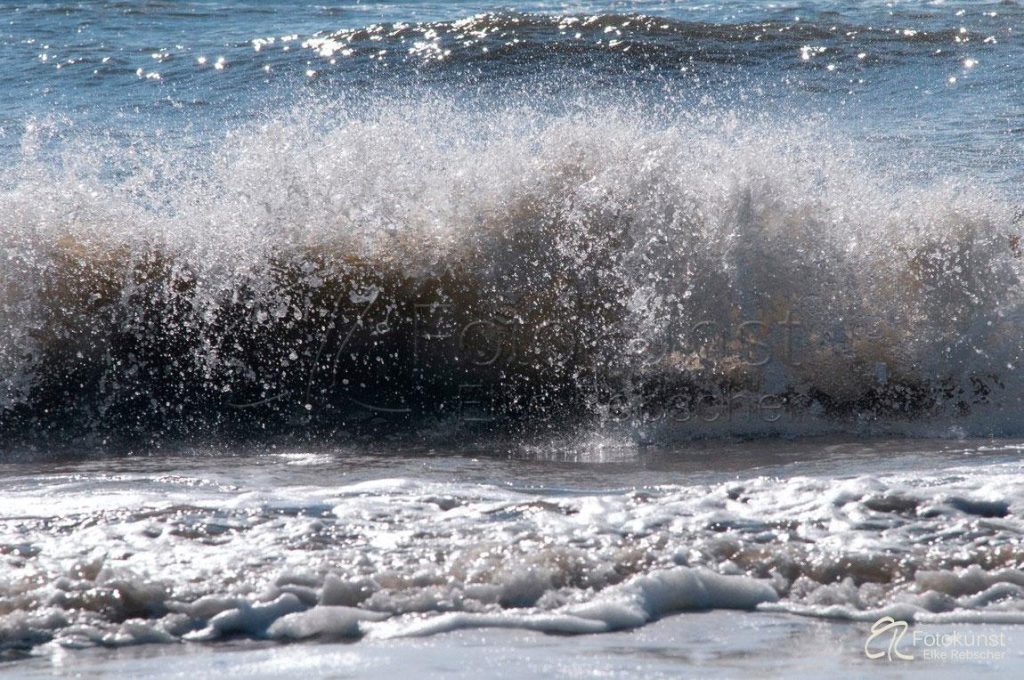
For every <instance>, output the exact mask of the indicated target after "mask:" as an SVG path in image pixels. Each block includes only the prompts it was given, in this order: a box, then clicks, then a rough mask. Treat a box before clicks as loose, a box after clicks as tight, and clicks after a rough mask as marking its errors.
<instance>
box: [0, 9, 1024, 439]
mask: <svg viewBox="0 0 1024 680" xmlns="http://www.w3.org/2000/svg"><path fill="white" fill-rule="evenodd" d="M4 9H5V10H7V9H9V10H10V12H9V15H10V16H12V17H13V19H12V20H11V23H10V24H9V25H8V26H7V27H5V28H4V29H2V31H3V32H2V33H0V46H2V51H0V88H2V89H3V91H4V92H5V93H7V94H8V95H10V97H8V100H9V102H10V103H9V104H8V105H6V106H5V107H4V108H3V110H2V111H0V116H2V118H0V147H2V148H3V149H4V150H5V151H7V152H8V153H7V154H6V156H7V159H8V160H7V161H5V162H4V163H3V164H2V165H0V244H2V256H3V258H4V259H3V267H2V269H0V323H2V325H3V328H4V334H3V335H2V336H0V390H2V391H0V440H2V442H5V443H12V444H14V443H16V442H21V443H29V444H32V443H36V442H39V441H45V442H49V443H51V444H52V443H58V442H61V443H72V442H79V443H81V442H84V443H88V444H90V445H100V444H103V443H104V442H106V443H111V444H113V443H121V442H131V443H139V442H143V443H144V442H160V441H166V440H169V439H170V440H181V439H184V440H191V439H217V438H223V437H228V438H246V439H253V438H255V439H262V438H268V437H285V438H289V437H300V438H313V439H319V438H327V437H334V436H339V435H341V434H347V435H352V434H367V435H373V436H380V435H387V436H406V435H408V436H425V435H424V433H434V434H436V433H438V432H441V433H443V436H446V437H447V436H451V432H452V428H456V429H458V430H459V431H463V432H468V433H470V434H473V435H475V434H478V433H480V432H493V431H502V432H504V431H510V430H511V431H513V432H523V431H527V432H533V431H537V430H550V429H556V430H563V429H573V428H579V427H586V428H590V427H593V426H594V425H595V424H597V425H600V426H603V427H610V428H615V429H624V430H626V431H628V432H630V433H631V434H633V435H635V436H638V437H640V438H641V439H644V440H648V439H653V440H657V441H661V440H667V439H673V438H677V437H692V436H717V435H720V434H736V433H743V434H800V433H805V432H821V431H835V430H841V431H857V432H863V431H868V432H887V433H897V434H930V435H936V434H938V435H946V434H959V433H975V434H993V433H1004V434H1005V433H1016V432H1019V429H1020V427H1019V418H1018V417H1017V414H1018V413H1019V412H1020V400H1021V398H1022V396H1024V391H1022V389H1021V385H1020V381H1019V379H1018V378H1017V374H1018V366H1019V365H1020V361H1021V354H1022V350H1024V348H1022V346H1021V340H1020V338H1021V334H1020V332H1019V329H1020V320H1021V311H1022V309H1021V291H1020V274H1021V264H1020V263H1021V259H1020V258H1021V254H1022V252H1024V250H1022V248H1024V245H1022V243H1021V238H1022V237H1024V233H1022V231H1024V223H1022V216H1021V209H1020V193H1019V191H1020V189H1019V187H1020V186H1022V184H1021V179H1022V176H1021V167H1020V163H1019V159H1020V158H1021V157H1022V154H1024V144H1022V139H1024V133H1022V131H1024V124H1022V121H1024V119H1022V118H1021V114H1020V105H1021V90H1020V86H1019V83H1020V82H1021V80H1020V76H1021V75H1022V73H1021V68H1022V67H1021V64H1022V63H1024V60H1022V59H1021V57H1022V44H1021V38H1020V35H1021V30H1020V29H1021V28H1024V24H1022V22H1024V14H1022V10H1021V9H1020V8H1019V7H1018V6H1017V5H1016V4H1013V3H1001V4H991V5H989V4H974V3H972V4H970V5H967V4H963V5H959V4H955V5H942V6H932V5H927V4H920V5H918V4H910V5H901V9H899V10H892V11H890V10H889V9H886V8H884V7H882V6H877V7H876V6H873V5H870V4H869V5H862V4H857V5H856V6H854V5H843V4H841V3H813V4H810V5H807V6H806V7H803V6H799V7H790V8H785V9H776V8H758V7H753V6H750V5H749V4H747V3H738V4H735V5H731V4H724V5H721V6H716V7H713V8H706V9H693V10H691V9H685V8H673V7H665V6H662V5H660V4H657V3H641V4H637V5H630V6H629V7H628V8H623V7H619V6H602V7H596V6H595V7H594V8H584V9H583V10H581V11H579V12H574V13H572V14H568V13H564V12H562V11H561V10H559V11H558V12H555V11H554V10H552V9H551V8H548V7H545V6H541V5H537V6H532V5H531V6H527V7H523V8H521V11H517V12H511V11H498V10H495V9H494V8H489V7H482V6H480V7H477V6H466V7H463V6H461V5H460V6H452V5H450V4H447V5H445V6H444V7H441V6H421V5H408V6H404V5H400V6H388V7H383V6H380V7H378V6H372V5H371V6H367V7H362V6H360V7H355V8H347V9H345V8H343V9H340V10H328V9H324V8H321V7H316V6H312V5H310V6H300V7H298V8H296V7H294V6H293V5H291V4H289V5H288V7H287V8H285V6H284V5H277V4H273V3H270V4H265V5H264V4H261V5H258V6H256V7H234V6H231V7H222V6H220V5H216V6H215V5H212V4H207V3H192V4H186V5H182V4H179V3H166V4H161V3H146V4H137V3H100V4H89V5H67V6H58V5H52V4H46V5H33V6H25V7H20V6H10V7H6V6H5V8H4ZM627 10H628V11H627ZM139 26H144V27H145V28H144V30H142V29H140V30H135V29H136V28H138V27H139ZM69 36H74V37H69Z"/></svg>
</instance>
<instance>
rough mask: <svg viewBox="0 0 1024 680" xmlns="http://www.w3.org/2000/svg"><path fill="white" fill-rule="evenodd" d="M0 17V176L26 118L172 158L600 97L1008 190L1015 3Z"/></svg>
mask: <svg viewBox="0 0 1024 680" xmlns="http://www.w3.org/2000/svg"><path fill="white" fill-rule="evenodd" d="M0 17H2V21H0V92H2V93H3V95H4V96H3V101H2V103H0V144H2V147H0V148H2V149H3V150H4V151H5V153H4V157H5V159H6V161H5V162H6V163H16V162H17V158H18V154H17V153H15V149H17V148H18V145H19V142H20V140H21V138H22V135H23V133H24V130H25V126H26V125H27V124H28V123H29V122H30V121H36V122H37V124H38V123H40V122H47V121H49V122H50V123H51V127H52V130H51V132H50V133H49V134H53V135H58V136H61V135H64V136H66V135H79V136H81V135H93V134H103V135H106V134H110V135H113V136H114V137H115V138H116V139H121V140H128V139H133V138H140V137H152V136H161V135H163V136H173V137H176V138H178V139H180V143H182V144H185V145H187V144H189V143H198V142H201V141H202V140H203V139H204V138H207V137H209V136H214V137H217V136H220V135H223V134H224V133H225V132H227V131H229V130H230V129H232V128H233V127H234V126H236V125H238V124H239V123H240V122H242V121H246V120H249V119H251V118H252V117H254V116H267V115H270V116H272V115H273V114H274V113H275V112H278V111H281V110H284V109H286V108H288V107H291V106H294V105H295V104H296V103H297V102H302V101H308V100H309V99H310V98H315V99H335V98H339V97H343V96H349V97H351V96H352V95H353V93H354V92H366V91H371V92H380V91H395V90H399V89H402V90H404V91H408V89H409V88H412V89H414V90H416V89H419V90H424V91H431V90H444V91H454V92H455V93H456V95H457V96H460V97H479V96H481V94H483V95H485V96H491V97H493V98H499V99H502V100H505V101H508V100H516V99H525V100H531V99H534V98H536V97H537V96H538V95H540V94H541V93H546V94H548V95H549V96H552V98H553V99H554V100H555V101H557V100H558V99H559V95H560V94H561V95H562V96H564V94H565V92H566V91H567V90H568V91H588V92H591V93H593V92H596V91H601V90H606V89H609V88H610V89H612V90H616V91H617V94H618V96H619V97H622V98H637V99H640V98H643V97H650V96H651V95H652V93H655V95H654V96H655V98H657V97H659V96H661V97H664V96H668V95H663V93H664V92H666V91H667V92H670V93H671V97H672V98H675V99H676V100H679V99H682V98H685V99H687V100H688V101H699V100H700V99H701V98H702V97H710V98H712V99H713V100H715V101H716V102H727V103H729V104H730V105H731V106H735V107H748V108H756V109H761V110H765V109H770V108H773V107H777V108H779V109H781V110H784V111H785V112H786V114H787V115H789V116H792V117H800V116H811V115H812V114H821V115H824V116H826V117H827V118H828V119H830V120H832V121H836V122H838V123H840V124H841V125H842V126H843V127H846V128H849V129H850V130H852V131H854V132H855V133H856V134H857V135H858V136H859V137H860V138H861V139H863V142H864V144H865V145H866V146H871V148H872V149H873V150H876V151H878V152H879V153H885V154H893V155H906V154H920V155H923V156H924V158H925V159H926V160H924V161H922V162H921V163H920V165H927V167H928V168H931V167H932V163H939V164H941V166H942V169H943V170H944V171H946V172H951V173H966V174H969V175H971V176H972V177H976V178H978V181H985V182H992V183H995V184H998V185H1000V186H1001V187H1004V188H1007V189H1009V190H1011V191H1019V189H1018V187H1019V186H1020V185H1021V182H1020V179H1021V174H1020V173H1021V167H1022V164H1021V163H1020V162H1019V159H1020V158H1021V156H1022V154H1024V142H1022V139H1024V113H1022V110H1024V108H1022V107H1024V89H1022V86H1021V83H1022V82H1024V37H1022V34H1024V9H1022V8H1021V6H1020V5H1019V4H1017V3H1015V2H962V3H961V2H898V3H883V2H804V3H792V2H779V3H748V2H724V3H723V2H712V3H691V2H650V1H644V2H628V3H627V2H604V3H601V2H597V3H595V2H580V3H545V2H526V3H518V4H516V5H515V9H514V10H512V9H509V8H508V6H507V5H504V4H500V3H495V4H492V3H480V2H443V3H434V2H429V3H426V2H425V3H415V2H414V3H347V4H338V5H333V4H324V3H312V2H261V3H232V2H187V3H180V2H94V3H68V2H41V3H6V2H5V3H3V4H0ZM472 17H476V19H473V22H474V23H473V24H472V25H469V26H461V25H459V24H457V23H456V24H453V23H452V22H458V21H460V20H467V19H471V18H472ZM588 18H590V21H589V23H588ZM474 32H475V33H474ZM325 38H326V39H331V38H333V39H336V40H337V41H338V43H337V44H334V45H328V46H326V47H323V48H320V47H319V46H318V45H317V44H316V43H315V42H314V43H313V44H311V41H316V40H320V39H325ZM485 50H486V51H485ZM221 60H222V61H221ZM218 61H220V66H218V65H217V64H218ZM307 74H308V75H307ZM919 170H920V168H919ZM921 172H922V173H923V174H927V170H921Z"/></svg>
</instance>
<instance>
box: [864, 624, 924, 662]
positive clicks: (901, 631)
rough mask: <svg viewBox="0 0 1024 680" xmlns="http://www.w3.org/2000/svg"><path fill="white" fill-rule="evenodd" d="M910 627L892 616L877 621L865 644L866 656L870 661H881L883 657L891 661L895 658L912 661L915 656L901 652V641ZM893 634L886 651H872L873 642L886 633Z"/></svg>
mask: <svg viewBox="0 0 1024 680" xmlns="http://www.w3.org/2000/svg"><path fill="white" fill-rule="evenodd" d="M908 627H909V625H908V624H907V622H906V621H897V620H896V619H894V618H892V617H891V616H883V617H882V618H880V619H878V620H877V621H875V623H874V624H873V625H872V626H871V635H869V636H868V639H867V640H866V641H865V642H864V654H865V655H866V656H867V657H868V658H869V659H881V658H882V657H883V656H884V657H886V658H887V659H888V660H889V661H892V659H893V656H895V657H896V658H897V659H903V660H904V661H911V660H912V659H913V658H914V655H913V654H904V653H903V652H901V651H900V650H899V645H900V641H901V640H902V639H903V636H904V635H906V634H907V628H908ZM889 632H891V633H892V637H891V638H890V639H889V647H888V649H886V650H884V651H883V650H877V649H875V650H872V649H871V642H872V640H874V639H875V638H877V637H879V636H880V635H884V634H886V633H889Z"/></svg>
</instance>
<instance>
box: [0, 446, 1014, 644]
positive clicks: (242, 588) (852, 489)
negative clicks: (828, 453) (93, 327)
mask: <svg viewBox="0 0 1024 680" xmlns="http://www.w3.org/2000/svg"><path fill="white" fill-rule="evenodd" d="M989 448H991V447H989ZM965 453H970V454H971V455H972V456H991V455H993V453H992V452H991V451H989V452H977V451H973V450H972V451H970V452H962V453H959V454H955V455H954V456H953V458H950V457H949V456H945V457H944V458H943V459H942V460H943V461H944V462H943V464H942V465H941V466H939V467H937V468H936V469H933V470H929V469H927V466H928V464H929V463H928V458H927V457H925V458H922V459H920V460H917V461H916V462H913V461H912V462H911V463H910V464H908V463H906V462H903V463H900V464H899V465H898V466H897V467H896V469H895V470H891V471H888V472H877V473H873V474H869V475H868V474H858V473H853V474H842V475H830V476H826V477H822V476H817V475H807V474H791V475H788V476H777V475H775V474H772V475H767V476H757V475H753V476H751V475H749V474H748V475H740V476H739V477H736V478H733V479H728V478H726V479H724V480H723V479H720V480H719V481H708V482H699V481H694V482H692V483H689V484H681V483H678V482H679V481H680V480H679V478H678V477H675V478H674V479H673V480H671V481H672V482H673V483H668V481H669V480H668V479H666V480H665V483H663V484H660V485H654V486H651V485H644V486H638V487H630V488H626V489H622V490H619V491H586V490H577V491H566V490H562V491H558V490H550V491H545V490H536V491H532V492H530V491H519V490H514V489H509V488H502V487H500V486H493V485H489V484H477V483H474V482H469V481H464V482H451V481H440V480H438V481H433V480H431V479H413V478H410V477H402V478H394V479H386V478H385V479H380V478H378V479H370V480H368V481H355V482H353V483H349V484H346V483H344V481H343V478H339V477H338V476H337V474H336V473H331V472H330V470H331V469H332V467H331V465H333V464H328V463H319V464H315V465H309V466H298V467H296V466H293V465H290V458H288V457H281V456H279V455H269V456H267V457H266V458H265V459H263V460H262V461H261V462H259V464H258V465H254V466H248V465H246V464H245V463H244V461H238V462H235V463H234V464H233V467H232V466H226V467H225V466H218V467H217V468H216V469H215V471H214V473H213V477H214V478H213V479H206V480H205V481H203V480H202V477H204V476H206V475H208V474H209V471H210V470H214V468H210V467H206V468H199V470H203V471H202V472H197V471H191V472H190V470H189V465H191V464H188V463H186V464H185V465H184V467H181V468H180V469H178V470H177V471H176V473H175V474H166V473H163V474H161V475H147V474H144V473H129V472H124V471H121V472H118V473H116V474H111V473H110V472H95V471H93V472H90V471H89V469H88V468H82V469H81V470H75V471H69V472H67V473H50V474H47V475H32V476H31V479H33V480H34V481H33V483H32V484H27V483H25V482H24V480H22V481H19V480H18V479H17V478H7V479H6V480H5V484H6V487H5V489H4V492H5V497H9V498H10V499H11V500H12V502H13V503H12V505H10V506H5V508H4V510H3V517H2V518H0V520H2V521H0V560H2V564H3V565H4V569H3V570H2V571H0V639H2V640H3V641H4V642H3V644H4V645H5V648H6V649H8V650H13V649H19V648H32V647H35V646H38V645H40V644H45V643H47V642H48V641H52V642H53V643H55V644H57V645H62V646H66V647H82V646H92V645H107V646H120V645H129V644H139V643H150V642H170V641H174V640H196V641H214V640H221V639H225V638H233V637H245V638H254V639H262V638H274V639H278V638H280V639H306V638H316V637H326V638H332V637H334V638H338V637H343V638H360V637H363V636H367V635H369V636H371V637H374V638H394V637H403V636H426V635H433V634H437V633H440V632H444V631H452V630H457V629H463V628H473V627H486V628H494V627H501V628H519V629H526V630H535V631H543V632H552V633H556V632H557V633H578V634H582V633H599V632H607V631H615V630H622V629H630V628H636V627H643V626H646V625H648V624H650V623H651V622H653V621H656V620H658V619H659V618H662V617H665V616H669V615H673V614H677V613H681V612H688V611H695V610H709V609H723V608H725V609H746V610H757V611H781V612H790V613H794V614H800V615H807V616H813V617H825V618H831V619H841V620H852V621H874V620H877V619H878V618H879V617H880V616H882V615H890V616H893V617H896V618H900V619H904V620H908V621H914V622H918V623H951V622H986V621H987V622H999V623H1015V622H1020V621H1021V616H1022V615H1024V572H1022V571H1021V569H1020V565H1019V561H1018V551H1017V543H1018V539H1019V534H1020V531H1021V525H1020V519H1019V518H1020V516H1021V514H1022V512H1024V507H1022V506H1021V499H1022V498H1024V489H1022V488H1021V484H1022V482H1021V465H1020V463H1019V462H1010V461H1009V460H1007V459H1006V458H1003V459H1001V461H985V460H982V459H980V458H977V459H976V458H971V459H969V460H970V463H971V464H970V465H964V464H963V463H962V462H961V461H960V460H959V458H960V457H962V456H964V455H965ZM723 455H724V454H723ZM934 455H938V454H934ZM342 459H343V458H342ZM363 460H364V459H362V458H358V457H357V458H356V459H355V460H354V461H353V463H352V465H353V466H360V465H362V464H363V463H362V462H359V461H363ZM413 460H415V459H413ZM870 460H871V461H872V464H873V465H876V466H877V462H878V458H877V456H875V457H872V458H870ZM883 462H885V461H884V460H883ZM549 464H550V465H558V464H557V463H549ZM611 465H612V466H613V467H614V466H619V465H620V463H612V464H611ZM809 465H810V468H809V469H812V470H813V469H814V468H813V465H814V464H813V463H810V464H809ZM267 466H270V468H269V470H270V471H272V472H273V475H272V476H273V478H274V479H277V480H278V483H277V484H275V485H273V486H266V485H265V484H264V483H263V481H262V480H263V479H264V477H262V476H261V475H265V474H267V473H268V470H267ZM161 467H162V468H164V469H166V465H165V464H162V465H161ZM415 467H416V468H417V469H420V468H421V467H422V466H421V465H419V464H417V465H416V466H415ZM98 469H99V470H103V469H105V468H104V466H99V468H98ZM354 469H358V467H356V468H354ZM441 469H444V468H443V467H442V468H441ZM232 470H234V471H232ZM444 474H447V473H444ZM460 474H461V476H465V473H464V472H463V473H460ZM362 478H363V479H365V476H364V477H362ZM26 479H28V478H26ZM72 480H74V481H75V482H76V483H75V484H74V485H72V484H70V482H71V481H72ZM228 480H230V481H231V483H228ZM312 480H318V483H312ZM119 486H130V487H131V488H133V489H134V493H133V494H131V495H128V494H111V493H107V492H108V491H109V490H110V489H112V488H116V487H119ZM175 488H177V489H179V490H182V491H184V490H188V493H189V494H190V496H191V499H190V501H188V502H181V501H177V500H174V501H172V502H168V500H167V499H168V496H170V497H171V498H174V497H175V494H174V492H173V490H174V489H175ZM256 489H258V492H257V491H256ZM57 490H59V493H58V492H57ZM92 494H96V497H97V498H100V499H103V505H102V506H101V507H98V506H97V505H96V504H94V503H84V502H82V501H83V499H85V498H87V497H89V496H91V495H92ZM30 499H35V501H34V502H35V507H36V508H39V509H40V511H39V512H35V511H33V510H32V509H31V508H30ZM41 499H46V501H45V507H44V504H43V502H42V500H41Z"/></svg>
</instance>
